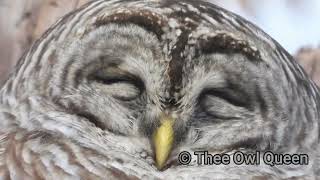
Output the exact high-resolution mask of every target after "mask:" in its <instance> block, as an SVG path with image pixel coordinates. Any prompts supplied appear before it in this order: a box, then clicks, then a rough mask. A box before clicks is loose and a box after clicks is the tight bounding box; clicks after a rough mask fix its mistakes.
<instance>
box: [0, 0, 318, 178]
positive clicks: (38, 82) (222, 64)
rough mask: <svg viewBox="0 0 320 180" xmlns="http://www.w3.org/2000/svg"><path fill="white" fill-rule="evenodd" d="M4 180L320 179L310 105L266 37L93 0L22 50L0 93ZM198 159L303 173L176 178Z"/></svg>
mask: <svg viewBox="0 0 320 180" xmlns="http://www.w3.org/2000/svg"><path fill="white" fill-rule="evenodd" d="M0 93H1V94H0V104H1V105H0V176H1V177H3V178H4V179H80V178H81V179H178V178H180V179H192V178H193V179H194V178H195V179H197V178H200V179H219V178H222V179H248V178H268V179H269V178H270V179H278V178H291V177H300V178H302V177H303V178H315V177H317V176H319V170H318V167H319V155H318V152H319V92H318V89H317V87H316V85H315V84H314V83H313V82H312V81H311V80H310V79H309V78H308V77H307V76H306V74H305V72H304V71H303V70H302V68H301V67H300V66H299V65H298V64H297V63H296V62H295V61H294V60H293V58H292V57H291V56H290V55H289V54H288V53H287V52H286V51H285V50H284V49H283V48H282V47H281V46H280V45H279V44H278V43H277V42H275V41H274V40H273V39H272V38H271V37H269V36H268V35H267V34H265V33H264V32H263V31H262V30H260V29H259V28H257V27H256V26H255V25H253V24H252V23H250V22H248V21H246V20H244V19H243V18H241V17H239V16H237V15H235V14H233V13H231V12H229V11H226V10H224V9H222V8H220V7H217V6H215V5H213V4H210V3H208V2H201V1H196V0H184V1H178V0H162V1H159V0H150V1H143V0H130V1H124V0H97V1H91V2H90V3H88V4H86V5H84V6H83V7H82V8H80V9H78V10H76V11H74V12H71V13H69V14H68V15H66V16H65V17H63V18H62V19H60V20H59V21H58V22H57V23H55V24H54V25H53V26H52V27H51V28H49V29H48V30H47V31H46V33H44V34H43V36H42V37H41V38H40V39H39V40H38V41H36V42H35V43H34V45H33V46H32V48H31V49H30V50H29V51H28V52H26V53H25V54H24V56H23V57H22V58H21V59H20V60H19V62H18V63H17V65H16V67H15V70H14V71H13V72H12V73H11V76H10V78H9V79H8V80H7V81H6V83H5V84H4V86H3V87H2V89H1V92H0ZM197 150H206V151H208V152H210V153H212V154H217V153H222V152H223V153H227V154H229V155H230V156H232V155H233V154H234V152H235V151H238V150H241V151H242V152H244V153H248V152H252V151H261V152H266V151H272V152H275V153H291V154H293V153H305V154H308V157H309V158H310V159H309V163H308V165H277V166H269V165H266V164H263V163H261V164H260V165H236V164H232V163H230V164H229V165H211V166H209V165H198V163H197V162H196V161H195V160H194V157H193V158H192V161H191V162H190V164H189V165H182V164H179V163H178V161H177V158H178V154H179V153H180V152H181V151H188V152H190V154H193V153H192V152H195V151H197Z"/></svg>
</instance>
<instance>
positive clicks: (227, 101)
mask: <svg viewBox="0 0 320 180" xmlns="http://www.w3.org/2000/svg"><path fill="white" fill-rule="evenodd" d="M250 103H251V101H250V98H249V96H248V95H247V94H245V93H244V92H241V91H240V90H233V89H228V88H218V89H209V90H205V91H204V92H203V93H202V94H201V96H200V98H199V104H200V107H201V109H202V110H203V111H204V112H205V113H206V114H207V115H209V116H210V117H211V118H213V119H221V120H229V119H239V118H241V116H242V115H243V112H246V111H248V110H250V106H251V105H250Z"/></svg>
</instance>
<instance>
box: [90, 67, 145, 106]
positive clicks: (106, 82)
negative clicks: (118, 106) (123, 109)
mask: <svg viewBox="0 0 320 180" xmlns="http://www.w3.org/2000/svg"><path fill="white" fill-rule="evenodd" d="M90 79H91V80H93V81H95V82H97V83H99V84H103V86H104V87H106V88H108V89H109V90H110V91H112V88H116V87H118V88H119V87H121V86H123V87H128V88H120V89H119V91H115V92H114V93H111V92H109V93H111V95H112V96H113V97H115V98H117V99H120V100H124V101H128V100H133V99H135V98H137V97H139V95H141V94H142V92H143V91H144V82H143V81H142V80H141V79H140V78H139V77H138V76H136V75H133V74H131V73H129V72H127V71H124V70H122V69H120V68H117V67H107V68H102V69H100V70H98V71H95V72H94V74H92V75H91V76H90ZM126 85H127V86H126ZM107 86H108V87H107ZM129 88H136V90H137V93H136V95H132V96H121V95H120V94H122V95H123V94H125V93H123V91H126V90H128V89H129ZM109 90H108V91H109ZM108 91H106V92H108ZM117 92H118V94H117ZM130 92H134V90H130Z"/></svg>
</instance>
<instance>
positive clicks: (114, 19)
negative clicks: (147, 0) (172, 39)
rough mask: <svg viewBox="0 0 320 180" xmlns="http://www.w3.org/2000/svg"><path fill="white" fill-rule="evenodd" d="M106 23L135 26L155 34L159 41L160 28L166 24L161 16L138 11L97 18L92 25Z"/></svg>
mask: <svg viewBox="0 0 320 180" xmlns="http://www.w3.org/2000/svg"><path fill="white" fill-rule="evenodd" d="M108 23H117V24H127V23H130V24H136V25H138V26H140V27H142V28H144V29H146V30H147V31H149V32H152V33H154V34H156V36H157V37H158V39H161V36H162V34H163V31H162V27H163V26H165V24H167V22H166V21H165V20H164V18H163V17H162V16H160V15H158V14H156V13H152V12H150V11H148V10H140V11H126V12H120V13H114V14H112V15H110V16H106V17H104V16H101V17H99V18H97V21H96V22H95V23H94V25H95V26H96V27H99V26H103V25H106V24H108Z"/></svg>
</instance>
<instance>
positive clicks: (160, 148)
mask: <svg viewBox="0 0 320 180" xmlns="http://www.w3.org/2000/svg"><path fill="white" fill-rule="evenodd" d="M173 123H174V119H173V118H172V117H171V116H168V115H164V116H163V117H162V118H161V125H160V127H158V129H156V131H155V133H154V136H153V143H154V149H155V155H156V166H157V168H158V169H159V170H161V169H162V168H163V167H164V165H165V164H166V161H167V159H168V157H169V155H170V152H171V150H172V145H173V140H174V133H173Z"/></svg>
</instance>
